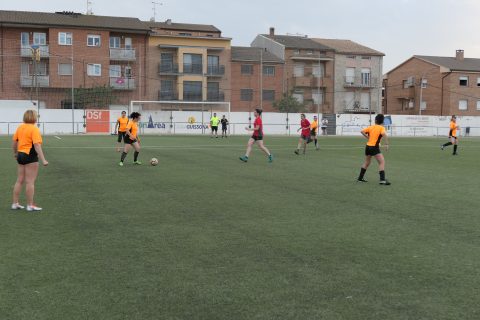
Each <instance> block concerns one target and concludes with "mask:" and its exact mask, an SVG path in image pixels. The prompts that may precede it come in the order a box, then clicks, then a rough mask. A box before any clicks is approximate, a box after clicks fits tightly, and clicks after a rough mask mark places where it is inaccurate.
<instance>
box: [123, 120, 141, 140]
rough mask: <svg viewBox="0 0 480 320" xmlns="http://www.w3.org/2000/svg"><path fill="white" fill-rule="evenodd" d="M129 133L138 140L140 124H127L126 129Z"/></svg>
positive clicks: (132, 122) (131, 122)
mask: <svg viewBox="0 0 480 320" xmlns="http://www.w3.org/2000/svg"><path fill="white" fill-rule="evenodd" d="M126 129H127V130H128V131H130V134H131V135H132V136H133V137H134V138H135V139H137V135H138V124H137V123H136V122H134V121H130V122H129V123H128V124H127V128H126Z"/></svg>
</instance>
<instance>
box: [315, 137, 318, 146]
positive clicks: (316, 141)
mask: <svg viewBox="0 0 480 320" xmlns="http://www.w3.org/2000/svg"><path fill="white" fill-rule="evenodd" d="M317 145H318V140H317V139H315V147H316V146H317Z"/></svg>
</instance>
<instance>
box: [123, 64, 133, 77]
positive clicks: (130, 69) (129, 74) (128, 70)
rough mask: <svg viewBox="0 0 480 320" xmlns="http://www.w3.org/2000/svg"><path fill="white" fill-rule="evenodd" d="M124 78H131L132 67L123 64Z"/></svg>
mask: <svg viewBox="0 0 480 320" xmlns="http://www.w3.org/2000/svg"><path fill="white" fill-rule="evenodd" d="M125 78H127V79H131V78H133V72H132V67H130V66H125Z"/></svg>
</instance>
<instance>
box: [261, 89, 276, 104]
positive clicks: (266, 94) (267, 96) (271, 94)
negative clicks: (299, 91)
mask: <svg viewBox="0 0 480 320" xmlns="http://www.w3.org/2000/svg"><path fill="white" fill-rule="evenodd" d="M262 97H263V100H264V101H275V90H263V94H262Z"/></svg>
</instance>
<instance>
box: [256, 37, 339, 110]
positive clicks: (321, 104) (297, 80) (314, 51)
mask: <svg viewBox="0 0 480 320" xmlns="http://www.w3.org/2000/svg"><path fill="white" fill-rule="evenodd" d="M251 46H252V47H257V48H264V49H265V50H266V51H267V52H270V53H272V54H273V55H275V56H276V57H278V58H279V59H281V60H283V61H284V63H285V72H284V81H285V87H286V90H287V91H288V92H289V93H290V94H292V95H293V96H294V97H295V98H296V99H297V100H298V101H300V102H303V103H305V105H306V108H307V111H310V112H319V113H333V112H334V63H335V50H334V49H332V48H330V47H327V46H325V45H322V44H320V43H318V42H316V41H314V40H313V39H311V38H308V37H307V36H289V35H277V34H275V29H274V28H270V33H269V34H260V35H258V36H257V37H256V38H255V40H253V42H252V44H251Z"/></svg>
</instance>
